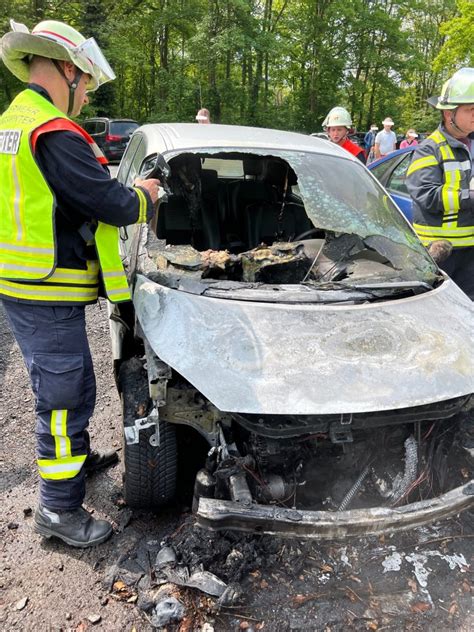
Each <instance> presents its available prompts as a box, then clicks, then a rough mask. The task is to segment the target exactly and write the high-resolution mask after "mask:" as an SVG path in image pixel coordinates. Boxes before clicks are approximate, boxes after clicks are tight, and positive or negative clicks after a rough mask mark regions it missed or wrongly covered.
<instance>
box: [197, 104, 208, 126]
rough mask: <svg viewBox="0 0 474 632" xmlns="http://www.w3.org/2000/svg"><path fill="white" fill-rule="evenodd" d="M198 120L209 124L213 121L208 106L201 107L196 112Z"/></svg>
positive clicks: (202, 123)
mask: <svg viewBox="0 0 474 632" xmlns="http://www.w3.org/2000/svg"><path fill="white" fill-rule="evenodd" d="M196 121H197V122H198V123H199V124H200V125H209V124H210V122H211V115H210V113H209V110H206V108H201V109H200V110H199V111H198V113H197V114H196Z"/></svg>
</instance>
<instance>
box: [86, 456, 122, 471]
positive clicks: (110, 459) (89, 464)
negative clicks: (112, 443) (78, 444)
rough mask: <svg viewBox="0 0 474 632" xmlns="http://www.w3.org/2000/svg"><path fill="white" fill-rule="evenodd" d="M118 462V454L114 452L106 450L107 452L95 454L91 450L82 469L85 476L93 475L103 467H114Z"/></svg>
mask: <svg viewBox="0 0 474 632" xmlns="http://www.w3.org/2000/svg"><path fill="white" fill-rule="evenodd" d="M118 460H119V457H118V454H117V452H116V451H115V450H108V451H107V452H97V451H96V450H91V452H89V456H88V457H87V458H86V460H85V461H84V469H85V472H86V474H87V475H89V476H90V475H91V474H94V472H97V471H99V470H103V469H104V468H105V467H109V466H110V465H115V463H117V461H118Z"/></svg>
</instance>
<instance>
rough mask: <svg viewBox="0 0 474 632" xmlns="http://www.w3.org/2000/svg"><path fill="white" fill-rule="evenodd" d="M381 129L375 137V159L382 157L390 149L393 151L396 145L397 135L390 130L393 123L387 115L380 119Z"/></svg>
mask: <svg viewBox="0 0 474 632" xmlns="http://www.w3.org/2000/svg"><path fill="white" fill-rule="evenodd" d="M382 125H383V130H382V131H381V132H379V133H378V134H377V136H376V137H375V159H376V160H378V159H379V158H383V157H384V156H386V155H387V154H389V153H390V152H392V151H395V149H396V146H397V136H396V134H395V132H393V131H392V127H393V126H394V125H395V123H394V122H393V121H392V119H391V118H390V117H389V116H387V118H385V119H384V120H383V121H382Z"/></svg>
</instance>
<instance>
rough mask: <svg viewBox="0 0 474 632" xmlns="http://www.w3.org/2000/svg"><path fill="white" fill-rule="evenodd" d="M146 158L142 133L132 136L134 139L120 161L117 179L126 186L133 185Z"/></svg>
mask: <svg viewBox="0 0 474 632" xmlns="http://www.w3.org/2000/svg"><path fill="white" fill-rule="evenodd" d="M144 158H145V143H144V142H143V137H142V135H141V134H136V135H135V136H132V139H131V140H130V142H129V143H128V147H127V149H126V150H125V153H124V155H123V158H122V162H121V163H120V168H119V171H118V174H117V180H119V181H120V182H123V184H125V186H127V187H131V186H133V181H134V180H135V178H136V177H137V175H138V171H139V169H140V166H141V164H142V162H143V159H144Z"/></svg>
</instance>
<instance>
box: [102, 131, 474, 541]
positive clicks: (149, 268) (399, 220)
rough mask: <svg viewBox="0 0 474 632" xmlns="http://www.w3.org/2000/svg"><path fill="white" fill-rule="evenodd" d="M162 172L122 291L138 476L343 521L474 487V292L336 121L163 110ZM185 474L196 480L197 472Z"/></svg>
mask: <svg viewBox="0 0 474 632" xmlns="http://www.w3.org/2000/svg"><path fill="white" fill-rule="evenodd" d="M148 176H149V177H152V176H153V177H159V178H160V180H161V182H162V185H163V190H162V196H161V199H160V203H159V206H158V209H157V213H156V217H155V219H154V220H153V221H152V222H151V223H150V224H149V225H134V226H131V227H129V228H127V230H124V231H123V235H122V236H123V241H122V248H123V257H124V259H125V261H126V265H127V269H128V273H129V278H130V283H131V286H132V288H133V304H122V305H115V306H113V307H112V306H111V307H110V319H111V320H110V323H111V333H112V342H113V353H114V360H115V363H116V368H117V381H118V386H119V390H120V392H121V396H122V402H123V409H124V410H123V416H124V462H125V473H124V494H125V499H126V501H127V503H128V504H129V505H131V506H133V507H141V508H148V509H156V508H158V507H160V506H161V505H163V504H164V503H166V502H169V501H170V500H171V498H172V497H173V496H174V495H175V493H176V487H177V484H178V483H179V484H180V486H181V485H184V486H185V487H186V485H188V487H191V488H192V490H193V491H192V493H193V508H194V511H195V514H196V519H197V522H198V524H200V525H202V526H205V527H208V528H211V529H229V528H233V529H239V530H245V531H257V532H263V533H280V534H284V535H287V536H292V535H295V536H296V535H297V536H299V537H300V536H301V537H314V538H323V537H327V538H333V537H342V536H346V535H355V534H368V533H378V532H382V531H392V530H395V529H403V528H409V527H412V526H414V525H416V524H422V523H424V522H427V521H430V520H433V519H435V518H440V517H443V516H447V515H451V514H453V513H457V512H459V511H460V510H462V509H464V508H466V507H468V506H470V505H472V499H473V491H474V490H473V482H472V480H471V469H470V468H471V462H470V459H471V458H472V446H473V445H474V442H473V438H474V437H473V436H472V419H473V404H474V398H473V397H472V394H473V392H474V326H473V325H474V309H473V304H472V303H471V301H470V300H469V299H468V298H467V297H466V295H465V294H464V293H463V292H462V291H461V290H460V289H459V288H458V287H457V286H456V285H455V284H454V283H453V282H452V281H451V280H450V279H449V278H448V277H447V276H446V275H445V274H444V273H442V272H441V271H440V270H439V268H438V267H437V265H436V264H435V262H434V261H433V260H432V259H431V257H430V256H429V254H428V253H427V251H426V250H425V248H424V247H423V246H422V244H421V243H420V241H419V240H418V238H417V236H416V235H415V233H414V232H413V230H412V228H411V226H410V225H409V223H408V222H407V221H406V219H405V218H404V216H403V214H402V213H401V212H400V210H399V209H398V208H397V207H396V206H395V205H394V203H393V201H392V200H391V199H390V197H389V195H388V194H387V192H386V191H385V190H384V189H383V188H382V187H381V186H380V184H378V182H377V181H376V180H375V178H374V177H373V176H372V175H371V174H370V173H369V171H368V170H367V169H366V168H365V167H364V166H363V165H362V164H361V163H360V161H358V160H356V159H355V158H353V157H352V156H351V155H350V154H349V153H347V152H345V151H344V150H342V149H340V148H339V147H337V146H336V145H332V144H329V143H327V142H325V141H322V140H320V139H318V138H314V137H311V136H306V135H300V134H295V133H290V132H282V131H277V130H270V129H257V128H249V127H240V126H224V125H192V124H157V125H144V126H143V127H141V128H139V129H138V130H137V131H136V132H135V133H134V134H133V136H132V138H131V141H130V143H129V145H128V147H127V150H126V152H125V155H124V157H123V159H122V162H121V164H120V168H119V172H118V176H117V177H118V179H119V180H120V181H121V182H122V183H124V184H126V185H132V184H133V182H134V180H135V178H137V177H148ZM183 481H184V483H183Z"/></svg>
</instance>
